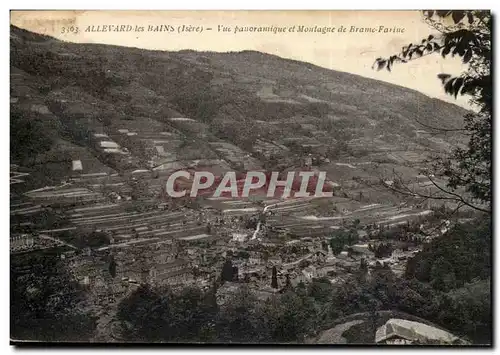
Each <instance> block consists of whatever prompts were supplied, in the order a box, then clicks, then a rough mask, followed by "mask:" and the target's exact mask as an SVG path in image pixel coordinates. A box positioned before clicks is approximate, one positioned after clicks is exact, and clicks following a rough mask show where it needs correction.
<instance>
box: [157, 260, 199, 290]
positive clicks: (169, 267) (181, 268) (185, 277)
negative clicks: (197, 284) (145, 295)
mask: <svg viewBox="0 0 500 355" xmlns="http://www.w3.org/2000/svg"><path fill="white" fill-rule="evenodd" d="M192 279H193V273H192V271H191V265H190V263H189V262H188V261H187V260H183V259H177V260H175V261H173V262H169V263H166V264H160V265H153V266H152V267H151V268H150V269H149V272H148V281H149V282H151V283H154V284H160V285H175V284H180V283H184V282H188V281H191V280H192Z"/></svg>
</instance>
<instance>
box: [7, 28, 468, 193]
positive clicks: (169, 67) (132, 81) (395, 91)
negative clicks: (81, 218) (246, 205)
mask: <svg viewBox="0 0 500 355" xmlns="http://www.w3.org/2000/svg"><path fill="white" fill-rule="evenodd" d="M10 42H11V163H16V164H19V165H21V166H23V167H26V168H29V169H30V171H31V175H30V176H31V177H33V176H36V179H32V181H31V180H30V179H29V178H27V180H29V182H30V183H31V184H32V185H33V186H34V187H39V186H44V185H45V184H47V183H51V182H59V181H60V180H61V179H64V178H65V177H66V176H67V175H68V173H70V169H71V162H72V161H73V160H75V159H78V160H81V161H82V163H83V170H84V172H86V173H98V172H102V171H106V172H110V171H117V172H131V171H135V170H141V169H156V170H157V171H159V172H160V173H161V172H162V171H167V170H171V169H178V168H182V167H186V166H193V165H198V166H201V165H203V166H209V167H211V168H212V169H214V170H215V171H224V170H228V169H231V168H232V169H238V170H247V169H253V168H262V167H265V168H276V167H277V166H278V165H279V166H281V168H287V167H293V166H297V165H300V164H301V161H302V160H301V159H302V158H303V157H305V156H307V155H308V154H309V153H313V156H317V157H318V159H319V158H321V162H322V168H323V170H326V171H327V172H328V173H329V176H330V175H331V176H332V178H333V179H334V180H337V179H338V180H342V179H351V178H352V177H353V176H361V177H367V178H370V177H373V175H376V174H375V172H374V169H376V170H377V173H381V172H382V173H383V172H386V171H391V170H392V169H393V168H394V167H399V168H400V167H403V166H404V167H405V169H404V170H402V172H403V173H404V174H406V175H408V177H413V176H415V175H417V174H418V171H417V170H416V169H415V170H414V169H413V167H418V162H419V161H421V160H422V158H423V157H424V156H425V154H427V153H428V152H432V153H436V152H442V151H445V152H447V151H449V150H450V149H451V146H452V145H456V144H459V143H460V137H458V136H453V135H450V134H449V135H448V136H446V137H441V136H439V135H436V134H435V133H436V132H432V129H429V128H426V127H424V126H423V125H422V124H424V125H428V126H431V127H443V128H453V127H455V128H456V127H459V126H460V125H461V121H462V116H463V114H464V113H465V110H464V109H462V108H460V107H458V106H455V105H452V104H448V103H445V102H443V101H440V100H437V99H432V98H429V97H427V96H425V95H423V94H420V93H418V92H415V91H413V90H409V89H406V88H403V87H399V86H395V85H391V84H388V83H384V82H380V81H376V80H372V79H367V78H363V77H360V76H356V75H352V74H348V73H343V72H336V71H333V70H327V69H324V68H320V67H317V66H314V65H312V64H308V63H303V62H298V61H292V60H288V59H283V58H280V57H277V56H273V55H269V54H263V53H259V52H253V51H244V52H237V53H236V52H234V53H207V52H203V53H200V52H194V51H180V52H162V51H146V50H142V49H136V48H125V47H116V46H108V45H97V44H73V43H66V42H62V41H58V40H55V39H53V38H50V37H46V36H41V35H37V34H34V33H30V32H28V31H26V30H22V29H19V28H16V27H11V39H10ZM419 122H420V123H422V124H420V123H419ZM103 137H106V139H111V140H112V141H114V142H115V143H116V144H115V145H114V146H113V147H107V148H103V146H102V144H101V143H100V141H102V140H103ZM117 147H119V148H117ZM375 163H376V165H375ZM353 168H354V169H353ZM409 168H411V169H410V170H408V169H409Z"/></svg>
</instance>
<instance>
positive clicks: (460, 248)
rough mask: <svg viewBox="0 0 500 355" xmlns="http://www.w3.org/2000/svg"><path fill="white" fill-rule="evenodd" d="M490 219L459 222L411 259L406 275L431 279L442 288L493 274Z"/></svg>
mask: <svg viewBox="0 0 500 355" xmlns="http://www.w3.org/2000/svg"><path fill="white" fill-rule="evenodd" d="M490 245H491V225H490V220H489V219H480V220H477V221H474V222H471V223H467V224H462V225H457V226H455V227H454V228H452V229H450V230H449V231H448V232H447V233H446V234H445V235H443V236H442V237H440V238H436V239H434V240H433V241H432V242H431V243H429V244H427V245H426V246H425V248H424V250H423V251H422V252H420V253H418V254H417V255H416V256H415V257H414V258H412V259H410V260H409V261H408V264H407V268H406V277H407V278H413V277H415V278H416V279H418V280H420V281H423V282H430V284H431V285H432V286H433V287H434V288H436V289H438V290H441V291H448V290H450V289H453V288H456V287H461V286H463V285H464V284H465V283H467V282H471V281H472V280H473V279H475V278H478V277H479V278H481V279H486V278H488V277H489V276H490V273H491V271H490V270H491V260H490V257H491V254H490Z"/></svg>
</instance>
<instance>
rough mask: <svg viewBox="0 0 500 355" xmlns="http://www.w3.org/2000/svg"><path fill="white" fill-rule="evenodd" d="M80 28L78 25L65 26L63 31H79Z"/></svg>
mask: <svg viewBox="0 0 500 355" xmlns="http://www.w3.org/2000/svg"><path fill="white" fill-rule="evenodd" d="M78 32H79V29H78V27H77V26H70V27H63V28H62V29H61V33H78Z"/></svg>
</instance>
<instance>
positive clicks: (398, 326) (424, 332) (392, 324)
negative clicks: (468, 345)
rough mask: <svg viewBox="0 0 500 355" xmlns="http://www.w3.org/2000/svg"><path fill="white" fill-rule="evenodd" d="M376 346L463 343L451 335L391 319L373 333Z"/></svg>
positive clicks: (401, 320) (433, 328)
mask: <svg viewBox="0 0 500 355" xmlns="http://www.w3.org/2000/svg"><path fill="white" fill-rule="evenodd" d="M375 342H376V343H377V344H394V345H398V344H456V343H457V342H458V343H465V342H464V341H462V340H461V339H460V338H458V337H456V336H454V335H453V334H451V333H449V332H447V331H445V330H442V329H438V328H436V327H433V326H430V325H427V324H424V323H420V322H414V321H410V320H407V319H399V318H391V319H389V320H388V321H387V322H386V323H385V324H384V325H383V326H381V327H380V328H378V329H377V332H376V333H375Z"/></svg>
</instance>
